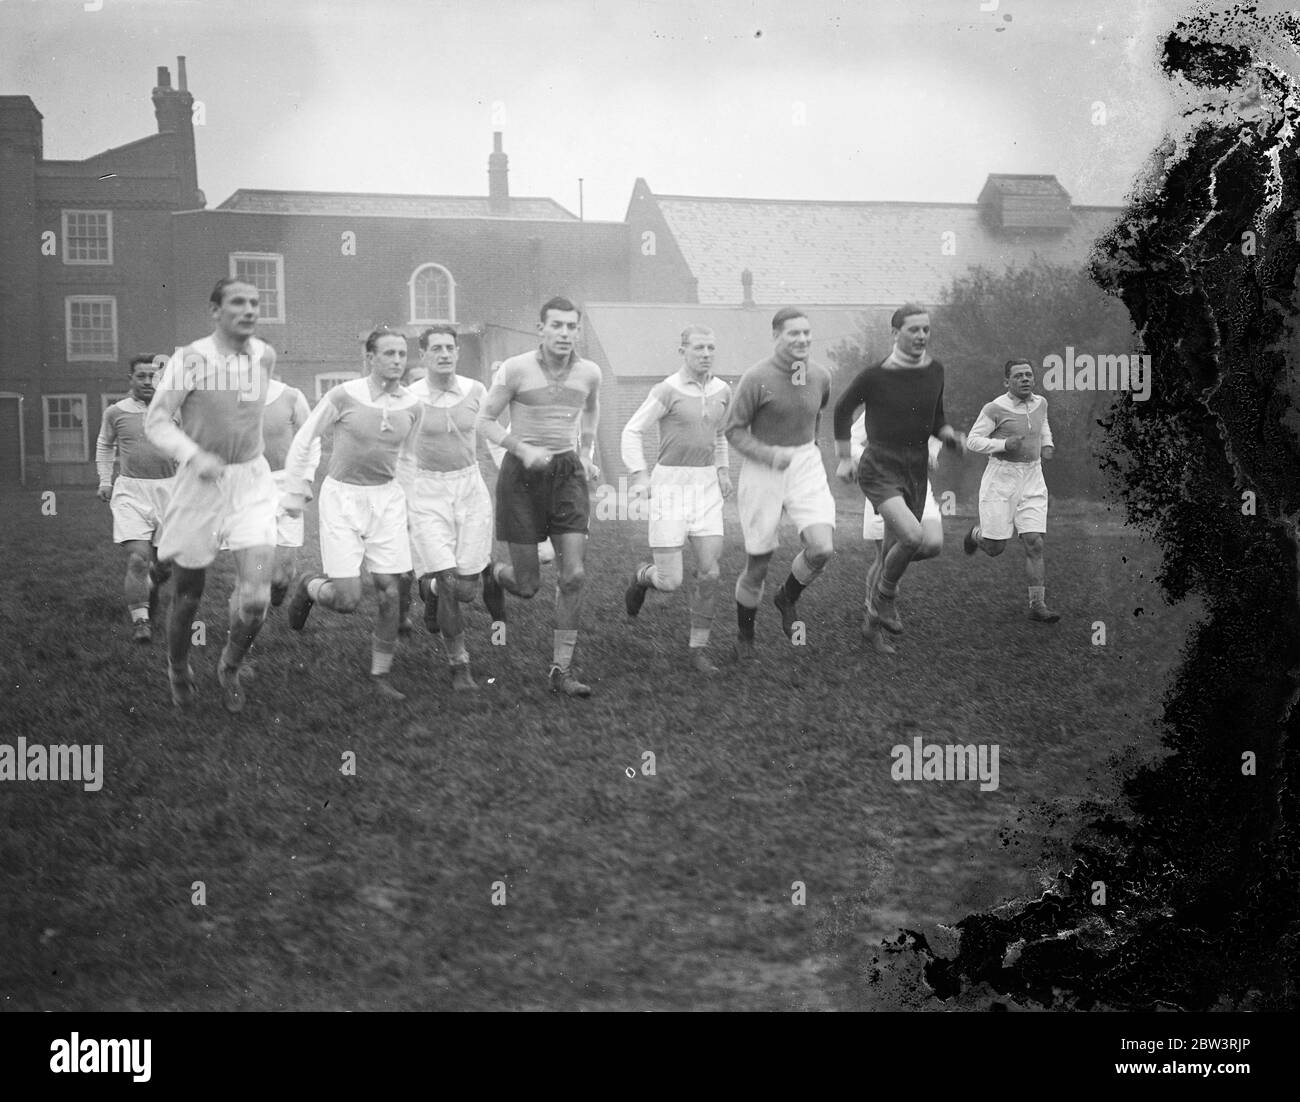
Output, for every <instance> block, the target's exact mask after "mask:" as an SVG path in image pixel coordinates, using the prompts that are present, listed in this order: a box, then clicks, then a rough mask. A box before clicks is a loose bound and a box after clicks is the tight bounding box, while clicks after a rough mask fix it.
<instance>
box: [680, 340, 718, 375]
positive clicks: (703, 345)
mask: <svg viewBox="0 0 1300 1102" xmlns="http://www.w3.org/2000/svg"><path fill="white" fill-rule="evenodd" d="M716 349H717V345H716V344H714V342H713V334H712V333H692V334H691V336H690V339H689V340H688V341H687V342H686V343H685V344H684V345H682V360H683V361H684V362H685V364H686V370H687V371H688V372H689V373H690V375H691V377H692V378H695V379H703V378H704V376H706V375H707V374H708V373H709V372H710V371H712V370H713V353H714V351H715V350H716Z"/></svg>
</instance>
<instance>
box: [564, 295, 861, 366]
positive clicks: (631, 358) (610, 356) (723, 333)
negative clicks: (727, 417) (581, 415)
mask: <svg viewBox="0 0 1300 1102" xmlns="http://www.w3.org/2000/svg"><path fill="white" fill-rule="evenodd" d="M805 308H806V309H807V311H808V320H809V322H811V323H812V335H813V351H812V355H813V359H815V360H817V361H818V362H819V363H822V364H824V365H825V366H826V367H828V368H830V369H831V370H832V371H834V370H835V364H834V362H833V361H832V360H831V358H830V356H829V355H828V352H829V350H830V349H831V348H833V347H835V345H837V344H839V343H840V341H841V340H843V339H844V338H846V337H853V336H855V335H856V333H857V332H858V329H859V321H860V320H861V314H862V311H863V310H864V309H866V308H865V307H862V306H857V307H855V306H845V305H837V306H807V307H805ZM777 309H778V307H777V306H756V307H752V308H749V309H746V308H743V307H740V306H708V305H701V304H699V303H658V302H657V303H629V302H589V303H587V305H586V309H585V313H584V314H583V321H584V324H585V325H586V327H587V328H588V329H589V331H590V332H591V333H592V335H593V336H594V337H595V338H596V340H597V341H598V342H599V344H600V352H601V353H602V354H603V356H604V361H603V362H601V365H600V366H601V367H603V368H605V369H606V370H607V371H612V372H613V373H614V375H615V376H617V377H633V378H652V379H662V378H663V377H664V376H665V375H671V374H672V373H673V372H674V371H676V370H677V369H678V368H679V367H681V365H682V361H681V357H680V356H679V355H678V354H677V348H678V346H679V345H680V344H681V335H682V330H683V329H684V328H685V327H686V326H687V325H690V324H692V323H693V324H697V325H707V326H708V327H709V328H710V329H712V330H713V333H714V336H715V337H716V338H717V344H718V349H717V353H716V355H715V357H714V365H713V373H714V374H715V375H720V376H722V377H723V378H724V379H734V378H738V377H739V376H740V375H743V374H744V373H745V371H746V370H747V369H748V368H751V367H753V366H754V364H756V363H758V361H759V360H762V359H764V358H765V357H767V356H770V355H771V354H772V345H773V342H772V315H773V314H774V313H776V311H777Z"/></svg>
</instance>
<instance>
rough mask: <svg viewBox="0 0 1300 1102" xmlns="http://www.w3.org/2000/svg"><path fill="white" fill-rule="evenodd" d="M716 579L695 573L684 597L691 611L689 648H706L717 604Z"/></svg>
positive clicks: (715, 576)
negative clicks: (688, 590)
mask: <svg viewBox="0 0 1300 1102" xmlns="http://www.w3.org/2000/svg"><path fill="white" fill-rule="evenodd" d="M717 596H718V577H717V575H716V574H714V575H708V574H701V573H700V572H699V571H698V570H697V571H695V573H694V576H693V577H692V579H691V589H690V592H689V593H688V594H687V595H686V597H687V602H688V605H689V607H690V610H691V646H692V647H707V646H708V645H709V631H710V630H711V629H712V627H713V615H714V606H715V605H716V604H717Z"/></svg>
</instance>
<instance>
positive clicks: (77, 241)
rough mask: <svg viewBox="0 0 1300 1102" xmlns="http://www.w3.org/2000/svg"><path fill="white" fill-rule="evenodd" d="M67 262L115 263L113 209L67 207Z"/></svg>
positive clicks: (64, 235) (65, 224) (65, 259)
mask: <svg viewBox="0 0 1300 1102" xmlns="http://www.w3.org/2000/svg"><path fill="white" fill-rule="evenodd" d="M63 263H64V264H112V263H113V212H112V211H111V210H65V211H64V212H63Z"/></svg>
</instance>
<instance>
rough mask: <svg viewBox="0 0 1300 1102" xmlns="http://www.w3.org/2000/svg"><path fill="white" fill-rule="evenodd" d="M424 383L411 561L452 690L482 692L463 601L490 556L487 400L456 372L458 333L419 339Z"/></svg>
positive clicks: (413, 477)
mask: <svg viewBox="0 0 1300 1102" xmlns="http://www.w3.org/2000/svg"><path fill="white" fill-rule="evenodd" d="M420 352H421V365H422V366H423V367H424V369H425V374H424V376H423V378H421V379H419V380H418V381H416V382H414V383H412V384H411V386H410V391H411V393H412V394H414V395H415V396H416V397H417V398H419V399H420V401H421V403H423V406H424V412H423V415H422V417H421V420H420V434H419V437H418V439H417V440H416V447H415V455H414V463H413V464H406V463H404V464H403V467H402V469H401V471H400V472H399V474H400V476H401V481H402V485H403V488H404V489H405V491H406V508H407V519H408V527H409V529H410V534H411V558H412V560H413V561H414V566H415V573H416V576H417V578H418V579H419V588H420V596H421V597H422V598H423V599H424V602H425V621H426V624H427V623H428V620H429V618H430V614H432V616H433V617H434V618H435V624H434V626H435V628H436V629H437V631H438V633H439V634H440V635H441V636H442V641H443V645H444V646H445V647H446V650H447V661H448V664H449V665H450V666H451V683H452V688H453V689H455V690H458V691H466V690H469V691H472V690H474V689H477V688H478V685H476V684H475V682H474V678H473V675H472V674H471V673H470V662H469V651H468V650H467V649H466V646H465V628H464V624H463V621H462V617H461V610H460V606H461V603H462V602H467V601H472V600H473V599H474V597H475V595H476V594H477V592H478V588H479V584H480V579H481V578H482V574H483V570H484V568H485V567H486V566H487V564H488V560H489V559H490V558H491V556H492V499H491V498H490V497H489V496H488V490H487V485H486V484H485V483H484V482H483V476H482V474H480V473H479V469H478V448H477V439H478V437H477V434H476V432H475V422H476V421H477V420H478V412H479V410H480V409H481V408H482V406H483V401H484V399H485V398H486V397H487V390H486V388H485V387H484V386H483V384H482V383H480V382H479V381H478V380H477V379H466V378H463V377H462V376H460V375H458V374H456V364H457V361H458V359H459V356H460V351H459V348H458V346H457V340H456V330H455V329H454V328H452V326H450V325H434V326H431V327H430V328H428V329H426V330H425V331H424V332H423V333H421V334H420Z"/></svg>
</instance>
